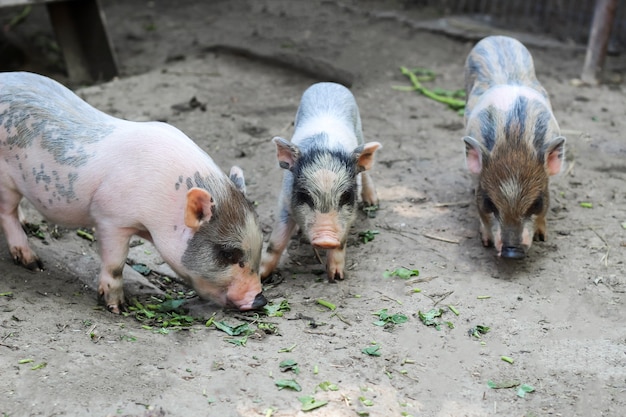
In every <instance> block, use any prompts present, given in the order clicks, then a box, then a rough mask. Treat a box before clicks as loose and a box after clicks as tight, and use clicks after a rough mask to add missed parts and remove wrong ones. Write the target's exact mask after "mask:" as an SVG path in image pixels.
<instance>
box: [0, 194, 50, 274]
mask: <svg viewBox="0 0 626 417" xmlns="http://www.w3.org/2000/svg"><path fill="white" fill-rule="evenodd" d="M21 199H22V196H21V195H20V194H19V193H17V192H15V191H12V190H7V189H3V190H0V225H2V230H4V234H5V236H6V239H7V243H8V244H9V251H10V252H11V257H12V258H13V261H14V262H15V263H16V264H18V265H23V266H24V267H26V268H28V269H30V270H34V271H36V270H42V269H43V263H42V262H41V261H40V260H39V257H37V255H36V254H35V252H33V250H32V249H31V248H30V246H29V245H28V238H27V237H26V233H25V232H24V229H23V227H22V223H21V222H20V220H19V217H18V207H19V204H20V200H21Z"/></svg>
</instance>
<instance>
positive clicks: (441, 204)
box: [433, 200, 472, 207]
mask: <svg viewBox="0 0 626 417" xmlns="http://www.w3.org/2000/svg"><path fill="white" fill-rule="evenodd" d="M471 203H472V200H464V201H450V202H447V203H437V204H435V205H434V206H433V207H450V206H464V205H466V204H471Z"/></svg>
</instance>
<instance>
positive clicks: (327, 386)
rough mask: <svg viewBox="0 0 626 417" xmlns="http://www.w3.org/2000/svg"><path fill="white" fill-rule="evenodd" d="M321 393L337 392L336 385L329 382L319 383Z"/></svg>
mask: <svg viewBox="0 0 626 417" xmlns="http://www.w3.org/2000/svg"><path fill="white" fill-rule="evenodd" d="M317 386H318V387H320V389H321V390H322V391H339V387H338V386H337V384H333V383H332V382H329V381H323V382H320V383H319V384H318V385H317Z"/></svg>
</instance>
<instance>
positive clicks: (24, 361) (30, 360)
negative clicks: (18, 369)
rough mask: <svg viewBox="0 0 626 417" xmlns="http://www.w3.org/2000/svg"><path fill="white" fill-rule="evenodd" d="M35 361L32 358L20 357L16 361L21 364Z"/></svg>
mask: <svg viewBox="0 0 626 417" xmlns="http://www.w3.org/2000/svg"><path fill="white" fill-rule="evenodd" d="M32 362H35V360H34V359H20V360H19V361H17V363H18V364H20V365H22V364H24V363H32Z"/></svg>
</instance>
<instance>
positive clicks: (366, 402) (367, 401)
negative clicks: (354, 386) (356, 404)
mask: <svg viewBox="0 0 626 417" xmlns="http://www.w3.org/2000/svg"><path fill="white" fill-rule="evenodd" d="M359 401H361V404H363V405H364V406H366V407H371V406H373V405H374V401H372V400H370V399H368V398H365V397H359Z"/></svg>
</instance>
